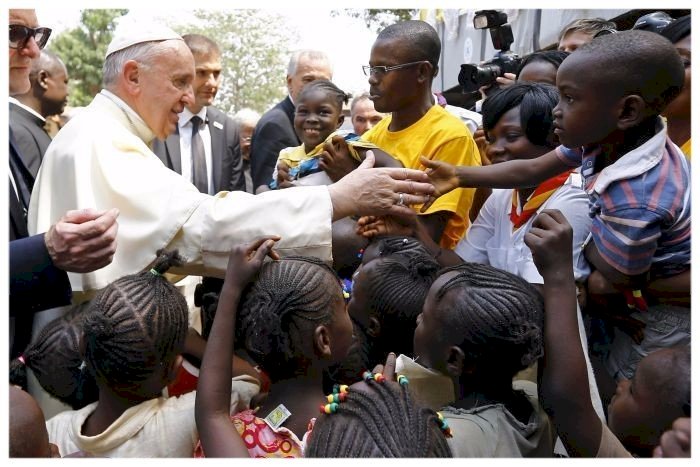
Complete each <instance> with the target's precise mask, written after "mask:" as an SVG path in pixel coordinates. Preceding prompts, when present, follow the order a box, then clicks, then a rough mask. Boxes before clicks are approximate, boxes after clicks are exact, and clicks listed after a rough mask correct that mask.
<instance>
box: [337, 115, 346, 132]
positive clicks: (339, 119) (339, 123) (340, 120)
mask: <svg viewBox="0 0 700 467" xmlns="http://www.w3.org/2000/svg"><path fill="white" fill-rule="evenodd" d="M344 121H345V115H343V114H340V116H339V117H338V125H337V126H336V127H335V129H336V130H337V129H338V128H340V127H341V126H342V125H343V122H344Z"/></svg>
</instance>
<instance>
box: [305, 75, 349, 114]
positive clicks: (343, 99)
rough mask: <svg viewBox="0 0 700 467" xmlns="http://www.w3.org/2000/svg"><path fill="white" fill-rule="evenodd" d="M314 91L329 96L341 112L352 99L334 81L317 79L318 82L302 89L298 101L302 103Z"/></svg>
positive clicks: (313, 82)
mask: <svg viewBox="0 0 700 467" xmlns="http://www.w3.org/2000/svg"><path fill="white" fill-rule="evenodd" d="M313 91H321V92H323V93H325V94H326V95H328V97H329V98H330V100H331V101H333V102H334V103H335V105H336V109H337V110H338V111H339V112H342V110H343V104H347V103H348V100H349V99H350V97H351V96H350V95H349V94H347V93H346V92H345V91H343V90H342V89H340V88H339V87H338V86H336V85H335V84H334V83H333V82H332V81H329V80H327V79H317V80H316V81H312V82H310V83H308V84H307V85H305V86H304V87H303V88H302V89H301V91H300V92H299V96H298V97H297V101H298V102H301V101H302V100H303V98H304V96H305V95H306V94H308V93H310V92H313Z"/></svg>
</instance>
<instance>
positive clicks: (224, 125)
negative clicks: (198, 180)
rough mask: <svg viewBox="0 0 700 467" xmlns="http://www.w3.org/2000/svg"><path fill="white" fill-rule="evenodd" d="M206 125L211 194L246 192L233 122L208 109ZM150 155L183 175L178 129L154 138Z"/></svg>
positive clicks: (218, 112)
mask: <svg viewBox="0 0 700 467" xmlns="http://www.w3.org/2000/svg"><path fill="white" fill-rule="evenodd" d="M207 125H209V134H210V135H211V156H212V157H211V158H212V165H213V167H211V168H210V170H212V175H213V176H212V182H213V183H214V193H217V192H219V191H245V176H244V174H243V159H242V158H241V145H240V141H239V136H238V125H236V122H235V121H234V120H233V119H232V118H231V117H229V116H228V115H226V114H225V113H223V112H222V111H220V110H219V109H217V108H215V107H213V106H209V107H207ZM153 152H155V153H156V156H158V157H159V158H160V160H162V161H163V164H165V165H166V166H167V167H168V168H169V169H171V170H174V171H175V172H177V173H179V174H181V173H182V160H181V153H180V126H179V125H178V126H177V127H176V130H175V133H173V134H172V135H170V136H168V137H167V138H166V139H165V141H162V140H158V139H156V140H155V141H154V142H153Z"/></svg>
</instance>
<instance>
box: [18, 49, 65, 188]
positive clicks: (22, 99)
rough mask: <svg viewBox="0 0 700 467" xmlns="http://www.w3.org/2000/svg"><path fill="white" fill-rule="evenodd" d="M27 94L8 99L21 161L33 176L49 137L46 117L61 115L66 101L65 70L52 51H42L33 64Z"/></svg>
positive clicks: (42, 157)
mask: <svg viewBox="0 0 700 467" xmlns="http://www.w3.org/2000/svg"><path fill="white" fill-rule="evenodd" d="M29 82H30V83H31V88H30V89H29V91H28V92H25V93H23V94H17V95H16V96H10V128H11V129H12V132H13V134H14V138H15V143H16V144H17V148H18V149H19V152H20V154H21V157H22V160H23V161H24V164H25V165H26V167H27V169H29V172H30V173H31V174H32V176H34V177H36V174H37V172H38V171H39V165H40V164H41V161H42V160H43V159H44V153H45V152H46V148H48V147H49V143H50V142H51V137H50V136H49V134H48V133H47V132H46V129H45V128H44V126H45V125H46V118H47V117H49V116H51V115H60V114H62V113H63V109H64V108H65V106H66V103H67V101H68V70H66V66H65V65H64V64H63V61H61V59H60V58H59V57H58V56H57V55H55V54H54V53H52V52H49V51H47V50H42V51H41V55H40V56H39V58H38V59H36V60H33V61H32V71H31V72H30V73H29Z"/></svg>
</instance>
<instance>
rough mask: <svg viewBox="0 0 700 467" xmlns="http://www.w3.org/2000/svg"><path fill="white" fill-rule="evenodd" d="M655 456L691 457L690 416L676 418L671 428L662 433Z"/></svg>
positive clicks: (655, 449)
mask: <svg viewBox="0 0 700 467" xmlns="http://www.w3.org/2000/svg"><path fill="white" fill-rule="evenodd" d="M653 456H654V457H690V417H681V418H678V419H676V421H675V422H673V425H672V426H671V429H670V430H668V431H666V432H665V433H664V434H663V435H661V439H660V440H659V445H658V446H657V447H656V448H654V454H653Z"/></svg>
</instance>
